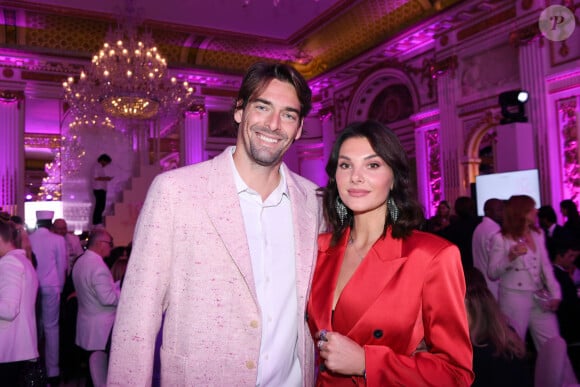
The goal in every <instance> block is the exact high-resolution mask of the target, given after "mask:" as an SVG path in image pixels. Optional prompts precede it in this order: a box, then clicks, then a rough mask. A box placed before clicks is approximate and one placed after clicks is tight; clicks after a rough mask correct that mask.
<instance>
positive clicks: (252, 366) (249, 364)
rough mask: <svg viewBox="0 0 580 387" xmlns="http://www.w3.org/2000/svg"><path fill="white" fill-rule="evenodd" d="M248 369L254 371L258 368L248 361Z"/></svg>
mask: <svg viewBox="0 0 580 387" xmlns="http://www.w3.org/2000/svg"><path fill="white" fill-rule="evenodd" d="M246 368H247V369H249V370H253V369H254V368H256V364H255V363H254V362H253V361H251V360H248V361H247V362H246Z"/></svg>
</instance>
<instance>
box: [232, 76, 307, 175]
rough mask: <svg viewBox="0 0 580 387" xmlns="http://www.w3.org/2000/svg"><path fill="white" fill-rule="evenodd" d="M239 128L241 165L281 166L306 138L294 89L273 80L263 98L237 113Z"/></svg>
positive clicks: (238, 159)
mask: <svg viewBox="0 0 580 387" xmlns="http://www.w3.org/2000/svg"><path fill="white" fill-rule="evenodd" d="M234 119H235V120H236V122H237V123H238V124H239V128H238V140H237V144H236V145H237V148H236V154H237V153H238V152H241V153H240V154H238V155H237V156H238V157H235V159H236V160H237V161H240V162H249V163H250V164H258V165H261V166H268V167H269V166H277V165H279V164H280V163H281V161H282V157H283V156H284V154H285V153H286V151H287V150H288V148H289V147H290V145H292V143H293V142H294V140H297V139H299V138H300V135H301V134H302V120H301V119H300V101H299V100H298V96H297V94H296V90H295V89H294V86H292V85H291V84H290V83H287V82H282V81H279V80H277V79H273V80H272V81H270V83H269V84H268V85H267V86H266V87H265V88H264V90H263V91H262V93H261V94H260V95H257V96H255V98H254V99H253V100H251V101H249V102H248V104H247V105H246V107H245V108H244V109H243V110H242V109H238V110H236V112H235V113H234Z"/></svg>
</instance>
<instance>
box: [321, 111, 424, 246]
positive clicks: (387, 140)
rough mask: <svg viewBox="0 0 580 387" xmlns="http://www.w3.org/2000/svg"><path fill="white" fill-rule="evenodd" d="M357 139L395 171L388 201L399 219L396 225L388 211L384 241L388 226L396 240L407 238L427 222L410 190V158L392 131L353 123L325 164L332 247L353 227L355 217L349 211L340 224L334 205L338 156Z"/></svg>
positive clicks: (325, 201)
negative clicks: (345, 144)
mask: <svg viewBox="0 0 580 387" xmlns="http://www.w3.org/2000/svg"><path fill="white" fill-rule="evenodd" d="M355 137H359V138H360V137H362V138H366V139H367V140H368V141H369V143H370V145H371V147H372V148H373V150H374V151H375V152H376V154H377V156H379V157H380V158H381V159H383V160H384V161H385V163H387V164H388V165H389V167H391V169H392V170H393V175H394V182H393V189H392V190H391V192H390V193H389V197H390V198H393V199H394V201H395V204H396V205H397V208H398V209H399V217H398V219H397V221H396V222H393V221H392V219H391V218H390V215H389V211H387V218H386V219H385V228H384V230H383V237H384V236H385V234H386V232H387V228H388V227H389V226H391V227H392V235H393V237H394V238H405V237H407V236H408V235H409V234H411V231H412V230H414V229H416V228H418V227H419V226H420V225H421V224H422V223H423V221H424V219H425V218H424V215H423V208H422V207H421V205H420V204H419V202H418V201H417V200H416V199H415V196H414V193H413V190H412V188H411V179H410V171H409V162H408V160H407V155H406V153H405V150H404V149H403V146H402V145H401V142H400V141H399V139H398V137H397V135H396V134H395V133H393V131H392V130H390V129H389V128H387V127H386V126H384V125H383V124H381V123H380V122H377V121H372V120H368V121H364V122H353V123H351V124H349V125H348V126H347V127H346V128H345V129H344V130H343V131H342V132H341V133H340V134H339V136H338V138H337V139H336V141H335V143H334V145H333V147H332V152H331V154H330V158H329V159H328V163H327V164H326V174H327V175H328V183H327V185H326V187H325V188H324V189H323V190H322V192H323V207H324V217H325V219H326V221H327V222H328V225H329V226H330V228H331V231H332V233H333V235H332V242H331V245H334V244H336V242H337V241H338V240H339V239H340V236H341V235H342V233H343V232H344V230H345V229H346V228H347V227H349V226H351V224H352V220H353V213H352V211H351V210H350V209H348V208H347V217H346V219H345V221H344V223H341V222H340V219H339V217H338V214H337V212H336V208H335V203H336V200H337V198H338V189H337V186H336V179H335V175H336V168H337V166H338V156H339V152H340V148H341V147H342V144H343V143H344V142H345V141H346V140H348V139H350V138H355Z"/></svg>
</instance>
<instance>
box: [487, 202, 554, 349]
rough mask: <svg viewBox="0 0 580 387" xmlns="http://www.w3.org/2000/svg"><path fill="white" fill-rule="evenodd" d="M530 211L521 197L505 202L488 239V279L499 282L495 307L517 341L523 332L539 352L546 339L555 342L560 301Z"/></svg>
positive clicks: (532, 210) (532, 209)
mask: <svg viewBox="0 0 580 387" xmlns="http://www.w3.org/2000/svg"><path fill="white" fill-rule="evenodd" d="M535 206H536V203H535V202H534V199H532V198H531V197H529V196H527V195H515V196H512V197H511V198H509V200H508V201H507V203H506V206H505V208H504V219H503V225H502V229H501V232H500V233H498V234H496V235H495V236H494V237H493V238H492V248H491V254H490V262H489V266H488V275H489V277H490V278H492V279H499V299H498V301H499V305H500V308H501V310H502V311H503V312H504V313H505V314H506V315H507V316H508V318H509V319H510V324H511V325H512V327H514V329H515V330H516V332H517V333H518V335H519V336H520V337H521V338H522V340H525V336H526V332H527V330H528V329H529V330H530V334H531V336H532V338H533V340H534V344H535V346H536V349H537V350H540V348H541V347H542V345H543V344H544V343H545V342H546V341H547V340H548V339H551V338H553V337H558V336H560V332H559V329H558V320H557V318H556V315H555V314H554V311H555V310H556V309H558V305H559V304H560V301H561V299H562V296H561V290H560V285H559V284H558V281H557V280H556V278H555V277H554V270H553V268H552V264H551V263H550V260H549V259H548V253H547V251H546V247H545V246H546V244H545V242H544V234H543V233H542V231H541V230H540V229H539V228H538V227H537V226H536V215H537V210H536V208H535ZM543 289H544V290H545V291H544V296H543V297H539V296H538V295H539V291H541V290H543Z"/></svg>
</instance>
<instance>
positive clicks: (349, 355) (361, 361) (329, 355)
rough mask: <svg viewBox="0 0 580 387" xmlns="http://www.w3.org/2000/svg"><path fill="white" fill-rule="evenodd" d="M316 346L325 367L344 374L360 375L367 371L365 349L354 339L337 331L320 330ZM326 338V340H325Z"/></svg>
mask: <svg viewBox="0 0 580 387" xmlns="http://www.w3.org/2000/svg"><path fill="white" fill-rule="evenodd" d="M316 338H317V339H318V341H317V343H316V346H317V347H318V350H319V352H320V357H321V358H322V359H323V360H324V365H325V367H326V368H327V369H328V370H330V371H332V372H337V373H339V374H343V375H360V376H362V375H363V374H364V371H365V351H364V349H363V347H361V346H360V345H358V344H357V343H356V342H354V341H353V340H351V339H349V338H348V337H346V336H343V335H341V334H340V333H337V332H326V331H325V330H323V331H320V332H318V333H317V334H316ZM324 339H326V340H324Z"/></svg>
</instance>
